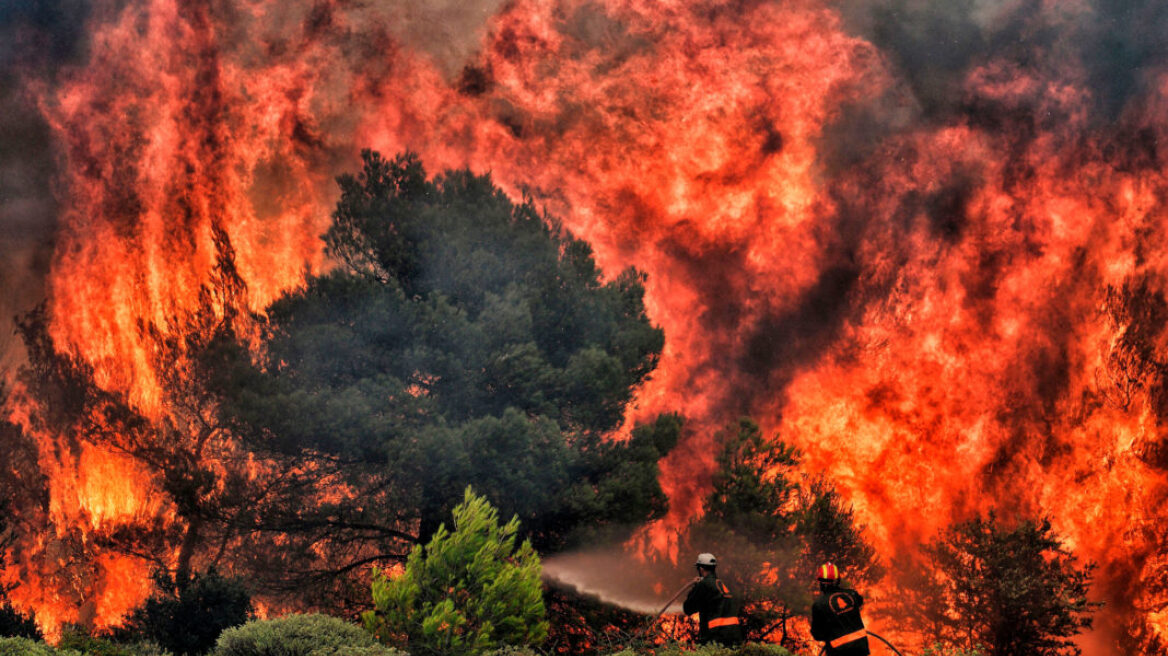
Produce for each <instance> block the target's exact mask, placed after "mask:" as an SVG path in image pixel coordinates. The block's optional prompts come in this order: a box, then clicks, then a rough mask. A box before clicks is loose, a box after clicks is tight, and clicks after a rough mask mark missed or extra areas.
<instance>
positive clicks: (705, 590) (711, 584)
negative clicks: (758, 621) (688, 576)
mask: <svg viewBox="0 0 1168 656" xmlns="http://www.w3.org/2000/svg"><path fill="white" fill-rule="evenodd" d="M681 608H682V610H683V611H685V614H686V615H693V614H694V613H697V614H698V642H700V643H702V644H706V643H709V642H719V643H722V644H723V645H737V644H739V643H741V642H742V639H743V636H742V624H741V621H740V620H739V619H738V603H737V601H735V599H734V597H733V596H731V595H730V590H729V589H728V588H727V587H726V584H725V583H723V582H721V581H720V580H718V577H716V576H714V575H713V574H706V575H705V576H703V577H702V578H701V580H700V581H698V582H697V583H695V584H694V587H693V588H692V589H691V590H690V591H689V595H688V596H686V598H685V603H683V604H682V606H681Z"/></svg>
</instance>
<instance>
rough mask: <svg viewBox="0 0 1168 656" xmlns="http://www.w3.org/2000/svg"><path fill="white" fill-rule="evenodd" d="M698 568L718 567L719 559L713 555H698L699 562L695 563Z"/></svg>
mask: <svg viewBox="0 0 1168 656" xmlns="http://www.w3.org/2000/svg"><path fill="white" fill-rule="evenodd" d="M695 564H696V565H697V566H698V567H716V566H717V565H718V559H717V558H714V554H712V553H704V554H698V562H697V563H695Z"/></svg>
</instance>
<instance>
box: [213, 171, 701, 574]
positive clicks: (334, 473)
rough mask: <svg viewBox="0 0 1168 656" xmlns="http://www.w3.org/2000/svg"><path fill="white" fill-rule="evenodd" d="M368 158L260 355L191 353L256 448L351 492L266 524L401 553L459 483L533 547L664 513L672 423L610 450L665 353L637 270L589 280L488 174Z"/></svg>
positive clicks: (543, 223)
mask: <svg viewBox="0 0 1168 656" xmlns="http://www.w3.org/2000/svg"><path fill="white" fill-rule="evenodd" d="M363 161H364V166H363V168H362V170H361V172H360V173H359V174H357V175H346V176H342V177H341V178H339V183H340V187H341V198H340V200H339V202H338V204H337V208H336V210H335V212H334V213H333V224H332V227H331V228H330V229H329V231H328V232H327V234H326V235H325V243H326V245H327V250H328V253H329V254H330V255H332V256H333V257H334V258H335V259H336V260H337V262H338V263H339V266H337V268H335V269H334V270H332V271H330V272H328V273H326V274H324V275H320V276H314V277H310V278H309V279H308V281H307V283H306V285H305V287H304V288H303V289H302V290H299V291H297V292H295V293H291V294H289V295H287V296H286V297H284V298H282V299H280V300H279V301H277V302H276V303H274V304H273V305H272V306H271V307H270V308H269V310H268V313H267V317H268V324H267V332H266V337H265V340H264V349H263V357H262V358H261V360H260V361H259V362H253V361H252V358H251V357H250V356H249V355H248V354H247V353H246V351H244V349H243V348H242V347H241V346H239V345H238V344H235V343H227V344H220V345H219V348H218V349H211V350H210V351H209V352H208V357H207V358H205V359H204V362H205V366H206V368H207V371H208V372H210V373H209V374H208V377H209V379H211V380H212V381H213V386H214V387H215V389H216V390H217V393H218V396H219V398H220V399H221V413H222V416H223V417H224V421H225V422H226V423H228V424H230V425H231V426H232V427H233V430H235V431H236V432H237V433H238V434H239V435H240V436H241V437H242V439H244V440H245V442H246V443H247V444H248V446H249V448H251V449H254V450H256V451H257V452H259V453H263V454H266V455H268V456H270V457H273V458H276V459H287V460H289V461H291V462H295V463H297V464H296V465H295V466H294V467H292V466H289V467H286V468H285V469H286V470H288V471H292V470H296V471H319V472H328V473H327V476H323V477H322V480H323V479H328V481H329V486H330V487H331V489H334V490H346V493H345V494H343V495H334V496H333V497H331V498H322V499H320V500H318V501H319V503H318V504H317V505H315V506H313V508H315V511H314V510H313V508H305V507H303V506H290V505H289V502H288V501H287V500H286V499H281V500H277V501H275V502H273V505H272V507H271V508H270V512H265V513H264V516H266V517H268V518H272V517H277V516H280V514H281V512H284V513H285V514H287V512H286V511H287V510H289V509H290V508H291V509H294V513H292V515H289V516H288V517H287V519H288V521H287V522H285V524H286V525H288V526H291V525H293V524H299V525H304V523H305V521H306V520H307V518H309V517H316V518H317V519H315V520H312V521H316V522H319V523H320V524H321V525H328V526H331V527H334V528H339V527H364V529H365V533H364V535H363V536H362V539H366V540H368V539H370V538H375V539H376V538H378V537H380V538H383V539H385V540H389V541H394V540H396V541H397V542H398V543H399V544H403V545H404V546H402V547H396V549H399V550H398V551H397V553H399V554H401V556H404V553H405V551H407V550H408V548H409V546H410V545H411V544H413V543H416V542H424V541H425V540H427V539H428V537H429V536H430V535H431V534H432V533H433V532H434V530H436V528H437V526H438V523H439V521H440V518H442V517H445V516H448V515H449V513H450V511H451V510H452V508H453V507H454V505H455V504H457V503H458V502H459V501H460V500H461V496H460V495H461V490H463V489H465V488H466V486H467V485H473V486H474V487H475V489H476V490H479V491H480V492H481V493H483V494H485V495H488V496H489V497H490V498H491V499H492V500H494V502H495V503H496V504H497V505H498V506H499V508H500V511H501V512H503V513H505V514H507V515H511V514H514V515H517V516H519V518H520V519H521V520H522V521H523V525H524V528H525V529H526V530H527V531H528V535H530V536H531V538H532V539H533V541H534V542H535V544H536V546H537V547H538V548H541V549H548V548H558V547H561V546H563V545H565V544H567V543H568V542H569V541H571V540H572V539H573V537H574V536H575V535H576V534H577V532H578V531H580V530H585V531H595V530H597V529H598V528H604V527H606V526H629V525H635V524H639V523H642V522H644V521H646V520H647V519H650V518H652V517H655V516H659V515H660V514H661V513H663V512H664V510H665V507H666V499H665V496H664V494H663V493H662V491H661V489H660V486H659V484H658V482H657V461H658V460H659V459H660V458H661V457H662V456H663V455H664V454H665V453H666V452H667V451H668V450H669V449H671V448H672V447H673V445H674V443H675V442H676V440H677V434H678V431H679V430H680V424H679V422H678V421H677V420H676V419H670V418H662V419H661V420H659V421H657V422H656V423H654V424H651V425H648V426H645V427H642V428H640V429H637V430H634V431H632V434H631V438H630V439H628V440H626V441H608V440H605V439H603V436H604V435H605V434H606V433H608V432H609V431H611V430H613V429H615V428H617V427H618V426H619V424H620V422H621V421H622V417H623V415H624V409H625V406H626V405H627V404H628V402H629V400H630V398H631V395H632V391H633V389H634V388H635V386H636V385H637V384H639V383H640V382H641V381H642V380H644V379H645V377H646V376H647V375H648V374H649V372H650V371H652V369H653V368H654V366H655V365H656V362H657V357H658V354H659V352H660V350H661V347H662V344H663V335H662V332H661V330H660V329H658V328H656V327H654V326H652V325H651V324H650V323H649V321H648V319H647V317H646V314H645V309H644V305H643V302H642V295H643V286H642V276H641V275H640V274H638V273H636V272H635V271H632V270H629V271H626V272H624V273H622V274H621V275H619V276H616V277H615V278H614V279H612V280H607V281H606V280H604V279H602V277H601V274H600V271H599V269H598V268H597V267H596V264H595V262H594V261H593V259H592V256H591V250H590V247H589V246H588V245H587V244H586V243H585V242H583V241H580V240H578V239H574V238H573V237H571V236H570V235H567V234H566V233H564V232H563V231H562V230H560V229H558V228H557V227H556V224H555V222H554V220H552V219H551V218H550V217H547V216H544V215H541V214H540V213H539V212H538V211H537V210H536V208H535V207H534V205H532V204H531V203H530V202H523V203H520V204H515V203H513V202H512V201H511V200H510V199H509V198H508V197H507V196H506V195H505V194H504V193H503V192H502V191H501V190H499V189H498V188H497V187H495V186H494V184H493V183H492V182H491V180H490V178H489V177H488V176H479V175H474V174H472V173H470V172H468V171H448V172H446V173H444V174H442V175H439V176H436V177H434V178H429V177H427V175H426V172H425V170H424V169H423V167H422V165H421V163H420V162H419V161H418V159H417V158H416V157H415V156H414V155H412V154H403V155H398V156H397V157H395V158H393V159H391V160H387V159H384V158H382V157H381V156H380V155H378V154H377V153H374V152H369V151H366V152H365V153H363ZM326 496H327V495H326ZM314 513H315V514H314ZM390 551H392V549H391V550H390ZM366 555H367V556H368V557H369V558H374V559H376V558H378V557H380V556H378V554H373V555H369V554H366ZM389 555H391V553H390V552H385V551H383V553H382V554H381V556H389Z"/></svg>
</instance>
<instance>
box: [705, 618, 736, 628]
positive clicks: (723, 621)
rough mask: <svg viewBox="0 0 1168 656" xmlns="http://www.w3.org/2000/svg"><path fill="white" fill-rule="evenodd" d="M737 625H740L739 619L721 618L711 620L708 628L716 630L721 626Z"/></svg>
mask: <svg viewBox="0 0 1168 656" xmlns="http://www.w3.org/2000/svg"><path fill="white" fill-rule="evenodd" d="M735 624H738V618H737V617H719V618H718V619H716V620H710V623H709V624H708V626H709V627H710V628H711V629H716V628H718V627H720V626H734V625H735Z"/></svg>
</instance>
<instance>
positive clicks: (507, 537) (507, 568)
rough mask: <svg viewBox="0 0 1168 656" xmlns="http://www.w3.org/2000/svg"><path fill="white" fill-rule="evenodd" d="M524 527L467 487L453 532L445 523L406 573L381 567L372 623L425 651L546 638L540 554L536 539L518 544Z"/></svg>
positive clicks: (374, 629) (479, 648)
mask: <svg viewBox="0 0 1168 656" xmlns="http://www.w3.org/2000/svg"><path fill="white" fill-rule="evenodd" d="M518 531H519V520H518V518H512V519H511V521H510V522H508V523H506V524H504V525H502V526H500V525H499V513H498V511H497V510H495V508H494V507H492V506H491V504H490V503H489V502H488V501H487V500H486V498H484V497H481V496H477V495H476V494H474V492H473V491H472V490H471V488H469V487H468V488H467V489H466V492H465V495H464V497H463V502H462V503H461V504H459V505H458V506H457V507H455V508H454V531H453V532H451V531H448V530H447V529H446V525H445V524H443V525H442V526H440V527H439V528H438V530H437V531H436V532H435V533H434V535H433V537H432V538H431V539H430V542H429V543H428V544H427V545H426V546H425V547H423V546H422V545H418V546H416V547H415V548H414V549H413V551H412V552H411V553H410V557H409V559H408V560H407V561H406V566H405V571H404V573H402V574H401V575H400V576H396V577H391V576H388V575H386V573H385V572H381V571H375V572H374V578H373V586H372V587H373V604H374V608H375V610H373V611H370V612H367V613H365V615H364V616H363V619H364V621H365V628H366V629H367V630H369V631H370V632H371V633H372V634H373V635H374V636H376V637H377V638H378V639H379V640H381V641H382V642H385V643H386V644H389V645H392V646H395V647H400V648H403V649H407V650H409V652H410V653H411V654H415V655H418V656H422V655H426V654H435V655H436V654H442V655H443V656H460V655H463V654H479V653H482V652H484V651H488V650H491V649H495V648H498V647H500V646H503V645H533V644H539V643H540V642H542V641H543V640H544V638H546V637H547V631H548V623H547V621H546V620H545V619H544V617H545V609H544V603H543V591H542V586H541V583H540V572H541V566H540V560H539V556H538V555H537V554H536V553H535V550H534V549H532V547H531V543H530V542H528V541H524V542H523V543H522V544H520V545H518V546H516V534H517V533H518Z"/></svg>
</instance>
